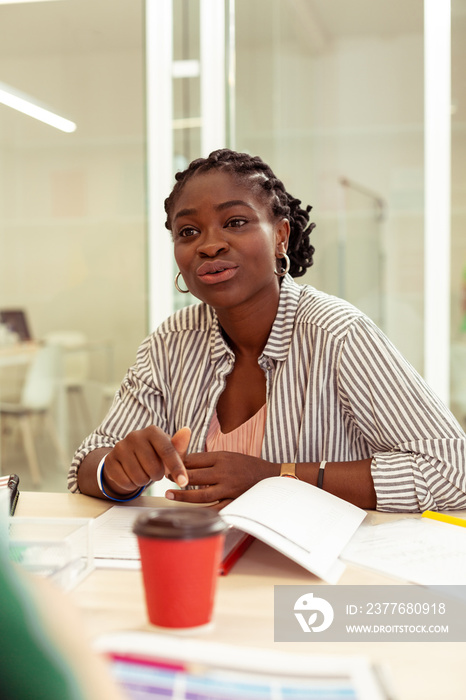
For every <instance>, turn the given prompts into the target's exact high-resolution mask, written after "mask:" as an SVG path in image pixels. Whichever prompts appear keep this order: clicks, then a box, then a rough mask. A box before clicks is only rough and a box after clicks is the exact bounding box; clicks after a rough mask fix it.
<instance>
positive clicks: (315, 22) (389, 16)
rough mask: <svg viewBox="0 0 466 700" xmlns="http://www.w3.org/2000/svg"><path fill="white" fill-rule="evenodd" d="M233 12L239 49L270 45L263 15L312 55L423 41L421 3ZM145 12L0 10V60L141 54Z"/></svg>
mask: <svg viewBox="0 0 466 700" xmlns="http://www.w3.org/2000/svg"><path fill="white" fill-rule="evenodd" d="M153 1H154V2H157V1H158V0H153ZM185 1H186V0H185ZM187 1H188V2H189V0H187ZM236 5H237V7H238V11H239V10H241V12H242V14H243V16H244V13H245V12H246V13H247V15H246V16H248V17H249V18H250V21H249V22H248V23H247V24H248V26H247V27H242V32H241V35H238V36H237V41H238V44H239V45H241V44H245V43H247V42H249V41H251V42H261V41H270V39H271V37H270V32H269V29H267V28H266V23H264V22H263V21H261V20H262V19H263V16H264V12H267V13H273V12H276V13H277V16H278V17H279V22H280V25H279V31H280V40H283V41H286V40H287V39H288V40H292V41H293V40H296V38H297V37H298V38H299V39H300V43H301V45H302V44H303V43H306V42H307V43H308V45H309V48H311V47H313V48H314V50H315V49H316V48H317V49H318V48H319V47H320V48H323V47H324V46H325V45H326V44H327V43H328V42H331V41H333V40H335V39H336V40H338V39H340V40H341V39H343V38H350V37H356V36H367V35H368V36H379V37H384V36H387V37H388V36H391V35H394V34H407V33H408V34H409V33H413V32H414V33H421V32H422V27H423V3H422V0H390V2H380V1H379V2H377V1H374V0H351V2H349V0H236ZM143 6H144V0H60V1H56V2H34V3H26V4H13V5H3V4H0V57H9V56H11V57H13V56H23V57H25V56H31V55H41V54H46V53H47V54H50V53H54V52H60V53H72V52H73V53H78V52H87V51H88V52H93V51H94V52H98V51H108V50H115V49H119V50H122V49H132V48H138V47H141V45H142V41H143V35H144V32H143V21H144V19H143V17H144V12H143ZM287 6H288V7H287ZM452 17H453V27H455V26H459V25H461V27H462V28H463V23H464V22H465V21H466V0H452Z"/></svg>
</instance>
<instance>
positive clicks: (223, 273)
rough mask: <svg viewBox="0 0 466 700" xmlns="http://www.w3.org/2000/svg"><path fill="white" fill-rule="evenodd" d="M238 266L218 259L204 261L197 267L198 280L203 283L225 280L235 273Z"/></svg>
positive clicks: (216, 282)
mask: <svg viewBox="0 0 466 700" xmlns="http://www.w3.org/2000/svg"><path fill="white" fill-rule="evenodd" d="M237 271H238V267H237V266H236V265H234V264H233V263H231V262H227V261H222V260H218V261H215V262H205V263H203V264H202V265H201V266H200V267H199V268H198V269H197V275H198V278H199V280H200V281H201V282H202V283H203V284H218V283H219V282H227V281H228V280H230V279H231V278H232V277H234V276H235V275H236V273H237Z"/></svg>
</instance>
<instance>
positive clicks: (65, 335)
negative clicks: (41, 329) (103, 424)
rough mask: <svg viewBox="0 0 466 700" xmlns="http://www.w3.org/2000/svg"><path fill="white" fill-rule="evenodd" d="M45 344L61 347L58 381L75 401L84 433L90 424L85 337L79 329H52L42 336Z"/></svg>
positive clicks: (71, 399)
mask: <svg viewBox="0 0 466 700" xmlns="http://www.w3.org/2000/svg"><path fill="white" fill-rule="evenodd" d="M44 341H45V343H46V344H47V345H55V346H58V347H60V348H61V349H62V351H63V353H62V363H63V373H62V377H61V379H60V381H61V382H62V383H63V386H64V388H65V389H66V393H67V395H68V397H69V399H70V404H71V401H73V399H74V402H75V407H76V414H77V416H78V418H79V420H80V422H81V424H82V430H81V432H82V433H83V434H86V433H87V432H89V430H90V428H91V426H92V419H91V415H90V410H89V406H88V404H87V401H86V393H85V387H86V383H87V382H88V381H89V369H90V355H89V349H88V347H87V337H86V335H85V334H84V333H81V332H80V331H53V332H50V333H47V334H46V335H45V337H44Z"/></svg>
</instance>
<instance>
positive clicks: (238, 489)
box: [165, 452, 280, 510]
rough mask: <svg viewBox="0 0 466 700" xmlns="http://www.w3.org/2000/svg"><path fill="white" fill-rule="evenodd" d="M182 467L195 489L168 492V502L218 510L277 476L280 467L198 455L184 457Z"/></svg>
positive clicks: (233, 455)
mask: <svg viewBox="0 0 466 700" xmlns="http://www.w3.org/2000/svg"><path fill="white" fill-rule="evenodd" d="M184 464H185V467H186V470H187V473H188V478H189V485H190V486H199V487H200V488H198V489H187V490H186V491H178V490H174V491H167V492H166V494H165V496H166V497H167V498H169V499H171V500H175V501H183V502H185V503H209V504H210V503H214V502H218V503H217V504H216V505H215V506H214V507H215V508H216V509H217V510H220V509H221V508H223V507H224V506H226V505H227V504H228V503H230V502H231V501H232V500H233V499H234V498H237V497H238V496H240V495H241V494H242V493H244V492H245V491H247V490H248V489H249V488H251V486H254V484H256V483H257V482H258V481H261V480H262V479H265V478H266V477H268V476H278V475H279V473H280V465H278V464H273V463H271V462H267V461H266V460H265V459H259V458H258V457H249V456H248V455H243V454H239V453H237V452H198V453H196V454H190V455H187V456H186V457H185V459H184Z"/></svg>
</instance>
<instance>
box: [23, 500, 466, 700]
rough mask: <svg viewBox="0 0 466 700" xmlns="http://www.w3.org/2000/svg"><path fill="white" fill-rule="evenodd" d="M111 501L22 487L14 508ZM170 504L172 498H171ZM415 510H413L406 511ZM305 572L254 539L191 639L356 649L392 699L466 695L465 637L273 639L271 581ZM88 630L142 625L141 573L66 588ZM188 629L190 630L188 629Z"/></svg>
mask: <svg viewBox="0 0 466 700" xmlns="http://www.w3.org/2000/svg"><path fill="white" fill-rule="evenodd" d="M162 504H163V505H164V506H171V504H170V502H168V501H166V500H165V499H161V498H155V497H149V496H143V497H141V498H139V499H137V500H135V501H132V502H131V504H130V505H147V506H149V505H150V506H155V505H162ZM110 505H111V504H109V503H107V502H104V501H100V500H98V499H93V498H90V497H88V496H76V495H71V494H55V493H54V494H45V493H22V494H21V496H20V499H19V503H18V508H17V515H19V516H21V515H27V516H35V517H41V516H48V517H96V516H98V515H100V513H102V512H104V511H105V510H107V509H108V508H109V507H110ZM174 507H176V506H174ZM369 517H370V518H371V520H372V521H373V522H384V521H386V520H389V519H399V518H400V515H399V514H393V515H384V514H380V513H372V512H371V513H370V514H369ZM408 517H418V516H408ZM318 583H320V582H319V580H318V579H316V578H315V577H314V576H313V575H312V574H310V573H308V572H307V571H305V570H304V569H302V568H301V567H300V566H298V565H297V564H295V563H294V562H292V561H290V560H289V559H287V558H286V557H284V556H282V555H281V554H279V553H278V552H276V551H275V550H273V549H271V548H270V547H268V546H267V545H265V544H263V543H262V542H259V541H256V542H254V543H253V544H252V545H251V547H250V548H249V549H248V551H247V552H246V554H245V555H244V556H243V557H242V559H241V560H240V561H239V562H238V563H237V564H236V565H235V567H234V569H233V570H232V571H231V572H230V574H229V575H228V576H226V577H221V578H220V579H219V584H218V592H217V599H216V608H215V616H214V622H215V625H214V628H213V630H211V631H210V632H208V633H204V634H203V635H202V636H201V635H198V638H199V639H204V640H206V641H212V642H222V643H226V644H237V645H244V646H250V647H262V648H270V649H278V650H281V651H288V652H297V653H301V654H302V653H319V654H322V653H323V654H332V653H333V654H362V655H366V656H368V657H370V658H371V659H373V660H374V661H376V662H382V663H388V664H389V666H390V668H391V671H392V677H393V681H394V684H395V688H396V689H397V691H398V696H397V700H439V698H442V697H448V698H462V697H465V695H466V681H465V679H464V669H463V666H464V658H466V642H464V643H463V642H462V643H438V642H433V643H431V642H426V643H415V642H400V643H388V642H387V643H370V642H364V643H360V642H358V643H332V644H330V643H322V642H320V643H319V642H305V643H275V642H274V641H273V592H274V588H273V587H274V585H277V584H288V585H298V584H301V585H303V584H313V585H314V584H318ZM340 584H353V585H355V584H365V585H381V584H391V585H396V584H397V582H395V581H394V580H393V579H390V578H389V577H386V576H384V575H382V574H378V573H375V572H370V571H366V570H358V569H357V568H356V567H352V566H348V568H347V570H346V571H345V573H344V574H343V576H342V578H341V580H340ZM70 597H71V598H72V599H73V600H74V602H75V603H76V604H77V606H78V607H79V608H80V610H81V611H82V614H83V616H84V620H85V623H86V626H87V628H88V629H89V631H90V634H91V635H92V636H97V635H100V634H103V633H106V632H115V631H122V630H140V631H141V630H144V631H149V630H150V629H151V627H150V625H149V624H148V623H147V621H146V612H145V604H144V594H143V588H142V581H141V577H140V573H139V572H138V571H115V570H96V571H94V572H93V573H92V574H91V575H90V576H89V577H88V578H87V579H86V580H85V581H83V582H82V583H81V584H80V585H79V586H78V587H77V588H76V589H75V590H74V591H73V592H72V593H71V594H70ZM193 637H194V635H193Z"/></svg>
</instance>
